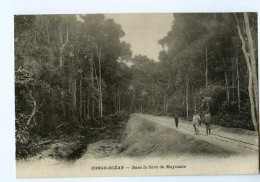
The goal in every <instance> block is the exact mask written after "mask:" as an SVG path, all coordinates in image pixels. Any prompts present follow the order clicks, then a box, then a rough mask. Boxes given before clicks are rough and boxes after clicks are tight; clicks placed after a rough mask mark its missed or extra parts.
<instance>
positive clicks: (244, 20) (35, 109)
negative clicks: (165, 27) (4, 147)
mask: <svg viewBox="0 0 260 182" xmlns="http://www.w3.org/2000/svg"><path fill="white" fill-rule="evenodd" d="M173 16H174V21H173V23H172V28H171V30H170V31H169V32H168V34H167V35H166V36H165V37H164V38H163V39H161V40H159V42H158V43H159V44H161V45H162V47H163V48H164V49H163V51H161V52H160V54H159V55H158V57H159V60H160V61H159V62H155V61H154V60H151V59H149V58H148V57H146V56H145V55H136V56H134V57H132V52H131V47H130V45H129V44H128V43H126V42H123V41H121V38H122V37H123V36H124V32H123V30H122V28H121V26H120V25H119V24H116V23H115V22H114V21H113V20H112V19H106V18H105V16H104V15H78V16H75V15H48V16H46V15H40V16H15V94H16V99H15V101H16V129H17V136H25V135H37V136H46V135H47V134H48V133H50V131H55V130H56V129H58V128H60V127H61V126H65V125H67V126H70V127H67V128H69V130H71V129H72V128H77V127H82V126H83V125H84V124H86V123H93V122H94V121H96V120H99V119H101V118H102V117H104V116H106V115H108V114H110V113H115V112H117V111H128V112H149V113H153V114H162V115H173V114H177V115H179V116H181V117H184V118H187V119H189V118H190V116H191V115H192V113H193V111H194V110H198V111H199V112H200V113H201V114H203V112H205V111H207V110H209V111H210V112H211V113H212V115H213V121H214V123H215V124H219V125H223V126H228V127H239V128H246V129H251V130H253V129H256V128H257V123H258V122H257V121H259V109H258V75H257V72H258V70H257V64H258V63H257V59H258V58H257V51H258V47H257V15H256V14H255V13H238V14H224V13H215V14H214V13H211V14H207V13H204V14H174V15H173ZM129 62H131V63H132V64H131V66H130V64H128V63H129ZM252 121H253V122H252ZM18 138H19V137H18ZM26 138H28V137H21V139H20V140H19V141H18V142H22V143H24V142H26Z"/></svg>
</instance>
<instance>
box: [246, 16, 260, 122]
mask: <svg viewBox="0 0 260 182" xmlns="http://www.w3.org/2000/svg"><path fill="white" fill-rule="evenodd" d="M244 21H245V27H246V35H247V40H248V48H249V56H250V63H251V70H252V79H253V80H252V82H253V83H252V84H253V92H254V100H255V108H256V116H257V121H259V103H258V102H259V99H258V98H259V97H258V78H257V61H256V58H255V49H254V43H253V37H252V33H251V27H250V23H249V18H248V14H247V13H244Z"/></svg>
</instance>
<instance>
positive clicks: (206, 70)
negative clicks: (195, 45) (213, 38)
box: [205, 47, 208, 88]
mask: <svg viewBox="0 0 260 182" xmlns="http://www.w3.org/2000/svg"><path fill="white" fill-rule="evenodd" d="M205 79H206V88H208V49H207V47H206V69H205Z"/></svg>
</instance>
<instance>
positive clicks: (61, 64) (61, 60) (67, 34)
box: [59, 28, 69, 67]
mask: <svg viewBox="0 0 260 182" xmlns="http://www.w3.org/2000/svg"><path fill="white" fill-rule="evenodd" d="M59 42H60V43H59V65H60V67H62V66H63V51H64V48H65V47H66V45H67V44H68V42H69V30H68V28H67V29H66V40H65V41H64V40H63V36H62V32H61V29H60V28H59Z"/></svg>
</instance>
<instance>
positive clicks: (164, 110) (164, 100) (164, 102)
mask: <svg viewBox="0 0 260 182" xmlns="http://www.w3.org/2000/svg"><path fill="white" fill-rule="evenodd" d="M163 114H166V93H165V90H164V91H163Z"/></svg>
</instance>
